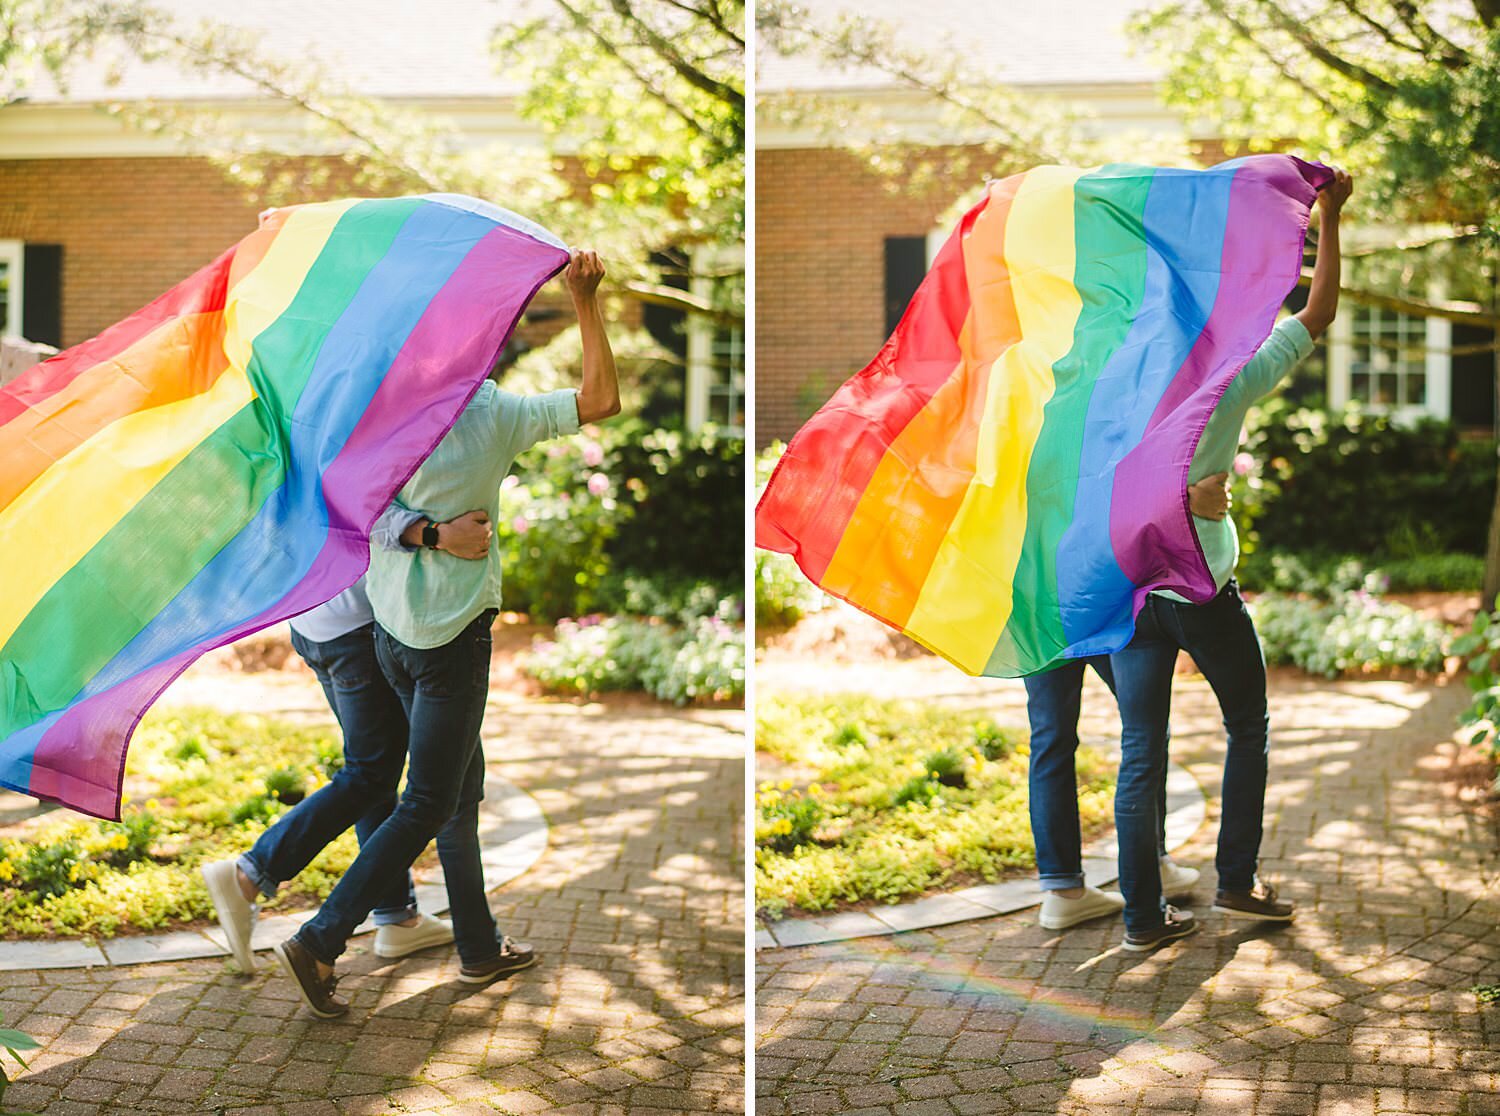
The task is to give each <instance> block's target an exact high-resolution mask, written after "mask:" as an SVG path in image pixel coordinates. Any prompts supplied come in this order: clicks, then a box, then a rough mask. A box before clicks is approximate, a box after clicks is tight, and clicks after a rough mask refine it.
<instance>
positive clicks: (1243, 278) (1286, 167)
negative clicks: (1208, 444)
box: [1110, 156, 1332, 611]
mask: <svg viewBox="0 0 1500 1116" xmlns="http://www.w3.org/2000/svg"><path fill="white" fill-rule="evenodd" d="M1331 178H1332V172H1331V171H1330V170H1329V169H1328V168H1327V167H1324V166H1322V165H1321V164H1315V163H1306V162H1303V161H1302V160H1300V159H1287V158H1285V157H1282V156H1255V157H1251V158H1248V159H1246V160H1245V161H1244V163H1243V165H1242V166H1241V167H1240V168H1239V169H1238V170H1237V171H1236V173H1235V177H1234V182H1233V184H1232V185H1231V187H1230V193H1229V217H1228V221H1227V222H1226V225H1225V236H1224V248H1223V256H1222V263H1221V267H1220V273H1221V275H1222V280H1221V282H1220V284H1219V293H1218V295H1217V297H1216V299H1215V302H1214V309H1213V312H1212V313H1211V314H1210V315H1209V318H1208V321H1207V323H1206V324H1205V325H1204V327H1203V332H1202V333H1201V334H1199V336H1198V340H1197V343H1196V344H1194V346H1193V348H1192V350H1191V351H1190V352H1189V353H1188V356H1187V359H1186V360H1185V361H1183V364H1182V367H1181V368H1180V369H1179V370H1178V372H1177V374H1176V375H1175V376H1174V377H1173V381H1172V383H1171V384H1170V385H1169V386H1168V388H1167V390H1166V392H1165V393H1164V394H1163V395H1162V398H1161V402H1160V403H1159V404H1158V405H1157V407H1156V410H1155V412H1154V413H1153V414H1152V416H1151V421H1150V422H1149V423H1148V424H1147V426H1146V433H1145V436H1144V437H1143V438H1142V440H1141V442H1140V444H1139V445H1137V446H1136V447H1135V448H1134V449H1133V450H1131V451H1130V453H1128V454H1126V456H1125V458H1124V459H1123V460H1122V461H1121V462H1120V465H1119V468H1118V469H1117V471H1116V473H1115V482H1114V498H1113V500H1112V502H1111V508H1110V540H1111V542H1112V544H1113V546H1114V551H1115V555H1116V557H1117V558H1118V560H1119V563H1120V569H1121V570H1122V571H1123V572H1124V573H1125V576H1126V577H1127V578H1129V579H1130V580H1131V581H1133V582H1134V583H1135V584H1136V585H1137V586H1138V588H1137V589H1136V591H1135V610H1136V611H1139V610H1140V607H1141V604H1142V603H1143V602H1144V600H1145V597H1146V594H1147V593H1149V592H1150V591H1151V590H1153V589H1171V590H1173V591H1175V592H1177V593H1180V594H1182V595H1183V596H1184V597H1187V598H1188V599H1189V600H1194V601H1207V600H1210V599H1211V598H1212V597H1213V595H1214V592H1215V591H1216V587H1215V585H1214V581H1213V576H1212V575H1211V574H1210V573H1209V570H1208V564H1207V562H1206V561H1205V560H1204V558H1203V551H1202V549H1201V548H1200V547H1199V545H1198V537H1197V535H1196V534H1195V533H1194V531H1193V525H1192V517H1191V515H1190V514H1189V512H1188V504H1187V474H1188V468H1189V466H1190V465H1191V464H1192V459H1193V453H1194V452H1195V451H1196V449H1197V448H1198V440H1199V439H1200V438H1201V437H1202V436H1203V428H1204V426H1206V425H1207V423H1208V419H1209V416H1210V415H1211V414H1212V413H1213V409H1214V407H1215V406H1216V405H1217V404H1218V402H1219V399H1220V398H1221V397H1222V396H1223V394H1224V392H1225V390H1226V389H1227V388H1228V387H1229V384H1230V382H1231V381H1232V380H1233V379H1234V377H1235V375H1236V374H1237V373H1238V372H1239V370H1240V369H1241V368H1242V367H1244V365H1245V363H1246V362H1247V361H1248V360H1249V359H1250V358H1251V357H1252V356H1254V355H1255V351H1256V349H1257V348H1259V347H1260V345H1261V343H1262V342H1263V341H1264V340H1265V339H1266V338H1267V337H1268V336H1269V335H1270V332H1271V327H1272V326H1273V325H1275V323H1276V313H1277V311H1278V310H1279V309H1280V307H1281V303H1282V301H1283V300H1284V299H1285V298H1286V296H1287V294H1288V292H1290V291H1291V289H1292V287H1293V286H1295V285H1296V282H1297V277H1298V275H1299V274H1300V273H1301V270H1302V245H1303V241H1304V239H1305V237H1306V235H1307V223H1308V208H1307V207H1309V206H1311V205H1312V204H1313V202H1314V201H1315V200H1316V198H1317V192H1318V189H1319V188H1320V187H1321V186H1322V185H1324V184H1325V183H1327V182H1328V181H1329V180H1330V179H1331ZM1247 305H1248V306H1250V307H1253V308H1254V312H1253V313H1247V312H1246V307H1247ZM1236 324H1238V328H1237V329H1236V328H1235V326H1236ZM1174 571H1182V572H1185V574H1186V576H1178V575H1177V574H1174Z"/></svg>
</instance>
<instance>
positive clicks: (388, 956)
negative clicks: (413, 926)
mask: <svg viewBox="0 0 1500 1116" xmlns="http://www.w3.org/2000/svg"><path fill="white" fill-rule="evenodd" d="M452 944H453V939H452V938H451V937H447V938H436V939H434V940H432V941H430V942H423V943H422V944H421V945H414V946H409V947H408V948H406V949H399V950H390V949H382V948H381V947H380V944H379V943H378V942H377V943H376V944H375V956H376V957H381V958H384V959H385V960H387V961H399V960H401V958H403V957H410V956H411V955H412V954H413V953H421V952H422V951H423V950H424V949H436V948H437V947H438V946H445V945H452Z"/></svg>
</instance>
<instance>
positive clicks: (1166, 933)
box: [1026, 171, 1353, 952]
mask: <svg viewBox="0 0 1500 1116" xmlns="http://www.w3.org/2000/svg"><path fill="white" fill-rule="evenodd" d="M1352 189H1353V180H1352V179H1351V178H1350V176H1349V175H1348V174H1346V173H1344V172H1343V171H1335V172H1334V181H1333V182H1331V183H1330V184H1329V185H1328V186H1327V187H1326V188H1325V189H1324V190H1323V191H1322V192H1321V193H1320V194H1319V195H1318V208H1319V228H1318V232H1319V237H1318V250H1317V251H1318V259H1317V265H1316V267H1315V268H1314V270H1313V277H1312V283H1311V286H1310V287H1309V290H1308V297H1307V306H1306V307H1305V308H1304V309H1303V310H1301V311H1299V312H1298V313H1296V314H1294V315H1292V316H1291V317H1289V318H1286V319H1284V320H1283V321H1281V322H1280V323H1278V324H1277V326H1276V328H1275V330H1274V331H1273V332H1272V333H1271V336H1270V337H1269V338H1267V339H1266V341H1265V343H1264V344H1263V345H1262V346H1261V347H1260V349H1259V350H1258V351H1257V352H1256V354H1255V355H1254V356H1253V357H1252V358H1251V359H1250V361H1249V363H1247V364H1246V365H1245V366H1244V368H1242V369H1241V370H1240V372H1239V374H1238V375H1237V376H1236V377H1235V378H1234V380H1233V381H1232V382H1231V383H1230V385H1229V388H1228V390H1227V391H1226V392H1225V393H1224V396H1223V399H1222V400H1221V401H1220V403H1219V405H1218V406H1217V408H1215V410H1214V412H1213V415H1212V417H1211V418H1210V419H1209V421H1208V425H1207V426H1206V427H1205V428H1204V431H1203V436H1202V439H1201V440H1200V442H1199V443H1198V449H1197V451H1196V453H1195V454H1194V455H1193V460H1192V464H1191V466H1190V468H1189V470H1188V481H1189V483H1190V484H1191V485H1192V486H1193V487H1191V488H1189V490H1188V499H1189V506H1190V508H1191V510H1192V512H1193V527H1194V530H1195V532H1196V533H1197V536H1198V541H1199V543H1200V544H1201V545H1202V548H1203V555H1204V557H1205V558H1206V559H1207V561H1208V567H1209V571H1210V572H1211V573H1212V574H1213V576H1214V582H1215V584H1216V585H1217V586H1218V588H1219V592H1218V595H1217V596H1215V597H1214V599H1213V600H1211V601H1209V602H1208V603H1206V604H1201V605H1199V604H1192V603H1190V602H1188V601H1187V600H1185V599H1184V598H1182V597H1179V596H1177V595H1176V594H1175V593H1170V592H1165V591H1163V592H1158V593H1152V594H1151V595H1149V596H1148V597H1147V598H1146V603H1145V606H1144V607H1143V608H1142V609H1141V612H1140V615H1139V616H1138V617H1137V618H1136V631H1135V636H1134V638H1133V639H1132V640H1131V641H1130V644H1129V645H1128V646H1127V647H1125V649H1124V650H1122V651H1119V652H1117V653H1115V654H1113V655H1106V656H1098V657H1096V658H1090V659H1079V660H1074V661H1073V662H1070V663H1067V664H1066V665H1064V666H1062V667H1059V668H1057V669H1056V670H1052V671H1048V672H1046V673H1044V674H1036V675H1032V676H1030V677H1028V678H1027V679H1026V707H1027V715H1028V718H1029V720H1030V722H1031V769H1030V775H1029V783H1030V793H1031V830H1032V834H1033V836H1034V838H1035V842H1036V863H1037V872H1038V874H1039V876H1040V877H1041V886H1042V890H1043V891H1044V892H1045V893H1046V894H1045V897H1044V898H1043V900H1042V910H1041V916H1040V918H1041V924H1042V926H1044V927H1045V928H1047V929H1049V930H1063V929H1066V928H1067V927H1069V926H1074V925H1077V924H1078V923H1080V922H1085V921H1088V920H1090V919H1094V918H1099V917H1101V916H1104V915H1110V914H1114V913H1115V912H1116V911H1119V910H1120V909H1121V908H1123V909H1124V912H1125V940H1124V942H1123V943H1122V944H1123V946H1124V948H1125V949H1127V950H1132V951H1137V952H1145V951H1148V950H1153V949H1155V948H1157V947H1158V946H1160V945H1163V944H1165V943H1166V942H1170V941H1173V940H1175V939H1177V938H1182V937H1185V936H1187V935H1188V934H1191V933H1192V932H1193V931H1194V930H1196V929H1197V922H1196V921H1195V919H1194V917H1193V912H1192V911H1190V910H1179V909H1177V908H1176V907H1172V906H1169V905H1168V904H1167V902H1166V900H1167V899H1168V898H1181V897H1183V896H1186V895H1187V894H1188V893H1190V892H1191V891H1192V888H1193V886H1194V885H1195V884H1196V883H1197V882H1198V872H1197V870H1196V869H1193V868H1188V867H1184V866H1181V865H1178V864H1175V863H1174V862H1173V861H1172V860H1171V858H1170V857H1169V856H1167V848H1166V830H1165V824H1166V818H1165V815H1166V775H1167V744H1168V739H1169V732H1168V718H1169V715H1170V712H1171V705H1172V673H1173V668H1174V666H1175V664H1176V662H1177V654H1178V651H1179V650H1182V651H1186V652H1187V653H1188V654H1189V655H1191V656H1192V658H1193V662H1194V663H1196V664H1197V666H1198V669H1199V670H1200V671H1202V672H1203V676H1204V678H1206V679H1207V680H1208V683H1209V685H1210V686H1211V687H1213V691H1214V696H1215V697H1217V698H1218V701H1219V708H1220V710H1221V712H1222V713H1223V717H1224V730H1225V732H1226V733H1227V735H1228V753H1227V755H1226V757H1225V760H1224V785H1223V816H1222V818H1221V819H1220V823H1219V844H1218V853H1217V856H1216V859H1215V863H1214V867H1215V869H1216V870H1217V872H1218V889H1217V891H1216V892H1215V894H1214V904H1213V909H1214V910H1215V911H1218V912H1221V913H1223V914H1226V915H1230V916H1231V917H1238V918H1250V919H1257V920H1263V921H1269V922H1290V921H1291V920H1292V918H1293V915H1294V907H1293V904H1292V903H1291V902H1289V901H1288V900H1285V899H1282V898H1281V897H1280V896H1278V895H1277V894H1276V889H1275V888H1274V887H1272V886H1271V885H1270V884H1268V883H1266V882H1265V881H1263V880H1261V879H1260V877H1259V876H1258V875H1257V872H1256V869H1257V867H1258V860H1259V856H1260V841H1261V819H1262V815H1263V814H1264V812H1265V801H1266V771H1267V759H1268V755H1269V717H1268V713H1267V704H1266V664H1265V657H1264V655H1262V653H1261V647H1260V640H1259V638H1258V637H1257V636H1256V634H1255V624H1254V622H1253V621H1252V620H1251V618H1250V614H1249V612H1247V611H1246V609H1245V604H1244V602H1243V601H1242V600H1241V599H1240V593H1239V586H1238V585H1237V584H1236V583H1235V580H1234V576H1233V575H1234V567H1235V563H1236V562H1237V561H1238V560H1239V540H1238V537H1237V535H1236V534H1235V529H1234V520H1233V519H1231V518H1230V517H1229V516H1228V499H1227V493H1226V481H1227V478H1228V471H1229V469H1230V468H1231V467H1232V465H1233V462H1234V456H1235V452H1236V450H1237V449H1238V447H1239V440H1240V434H1241V430H1242V427H1243V425H1244V421H1245V414H1246V412H1247V411H1248V410H1249V409H1250V405H1251V404H1252V403H1254V402H1255V401H1256V400H1257V399H1259V398H1260V397H1261V396H1263V395H1265V394H1266V393H1267V392H1269V391H1271V390H1272V389H1273V388H1274V387H1275V386H1276V385H1277V384H1278V383H1280V382H1281V380H1282V379H1283V378H1285V377H1286V375H1287V374H1288V373H1289V372H1291V370H1292V369H1293V368H1294V367H1296V365H1297V364H1298V363H1299V362H1300V361H1302V360H1303V359H1305V358H1306V357H1307V356H1308V355H1309V354H1310V353H1311V352H1312V348H1313V342H1314V341H1316V340H1317V338H1318V337H1319V335H1320V334H1322V333H1323V331H1324V330H1326V329H1327V328H1328V326H1329V324H1330V323H1331V322H1332V321H1333V317H1334V313H1335V312H1336V310H1337V309H1338V297H1339V271H1340V253H1339V213H1340V211H1341V210H1342V208H1343V205H1344V203H1345V202H1346V201H1347V200H1348V198H1349V194H1350V192H1351V191H1352ZM1090 665H1091V666H1093V668H1094V670H1095V671H1096V672H1098V674H1099V676H1100V677H1101V678H1103V679H1104V682H1105V683H1106V684H1107V685H1108V686H1109V688H1110V689H1111V690H1112V691H1113V692H1114V695H1115V700H1116V702H1117V703H1118V704H1119V708H1120V723H1121V731H1120V776H1119V781H1118V783H1117V784H1116V788H1115V830H1116V834H1117V838H1118V841H1119V850H1120V853H1119V855H1120V868H1119V871H1120V892H1119V894H1112V893H1109V892H1105V891H1101V890H1099V889H1098V888H1096V887H1090V886H1088V885H1087V884H1086V883H1085V881H1084V878H1083V860H1082V842H1081V840H1080V835H1079V823H1078V789H1077V781H1076V778H1075V775H1074V768H1073V758H1074V753H1076V752H1077V750H1078V716H1079V710H1080V704H1081V693H1082V688H1083V673H1084V668H1085V667H1086V666H1090Z"/></svg>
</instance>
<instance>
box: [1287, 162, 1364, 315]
mask: <svg viewBox="0 0 1500 1116" xmlns="http://www.w3.org/2000/svg"><path fill="white" fill-rule="evenodd" d="M1353 191H1354V178H1353V177H1352V176H1351V175H1350V174H1349V173H1348V172H1347V171H1341V170H1339V169H1338V168H1334V171H1333V181H1332V182H1330V183H1329V184H1328V185H1327V186H1325V187H1323V190H1322V192H1321V193H1319V194H1318V262H1317V263H1316V264H1314V265H1313V277H1312V283H1311V285H1310V286H1309V287H1308V289H1307V305H1306V306H1305V307H1303V308H1302V309H1301V310H1299V311H1297V313H1296V314H1294V315H1293V317H1295V318H1296V319H1297V320H1298V321H1299V322H1301V323H1302V325H1303V326H1304V327H1305V328H1306V330H1307V332H1308V335H1309V336H1311V337H1312V339H1313V340H1314V341H1316V340H1317V339H1318V338H1319V337H1320V336H1321V335H1322V334H1323V332H1324V331H1325V330H1326V329H1327V328H1328V327H1329V326H1330V325H1332V324H1333V318H1334V315H1335V314H1337V313H1338V309H1339V270H1340V264H1341V263H1342V260H1341V253H1340V251H1339V213H1340V212H1341V211H1342V210H1343V208H1344V203H1345V202H1346V201H1348V200H1349V195H1350V194H1351V193H1352V192H1353Z"/></svg>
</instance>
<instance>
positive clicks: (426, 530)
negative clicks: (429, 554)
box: [422, 523, 438, 547]
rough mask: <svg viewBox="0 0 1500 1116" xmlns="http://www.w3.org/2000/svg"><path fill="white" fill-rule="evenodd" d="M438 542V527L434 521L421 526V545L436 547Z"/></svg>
mask: <svg viewBox="0 0 1500 1116" xmlns="http://www.w3.org/2000/svg"><path fill="white" fill-rule="evenodd" d="M437 544H438V529H437V524H436V523H429V524H428V525H427V526H426V527H423V528H422V545H423V546H430V547H436V546H437Z"/></svg>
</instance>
